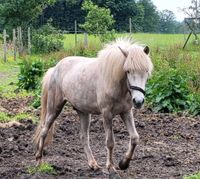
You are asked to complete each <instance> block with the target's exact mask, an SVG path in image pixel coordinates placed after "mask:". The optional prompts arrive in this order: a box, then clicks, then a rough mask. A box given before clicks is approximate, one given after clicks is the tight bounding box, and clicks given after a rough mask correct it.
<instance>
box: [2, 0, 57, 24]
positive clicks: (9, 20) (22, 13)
mask: <svg viewBox="0 0 200 179" xmlns="http://www.w3.org/2000/svg"><path fill="white" fill-rule="evenodd" d="M54 2H55V0H34V1H33V0H1V2H0V17H1V19H0V22H1V23H2V26H3V27H4V28H5V27H7V28H16V27H17V26H22V27H25V26H27V25H29V24H30V23H32V22H33V21H34V20H35V19H36V18H37V17H38V16H39V15H40V14H41V13H42V11H43V9H44V8H45V7H47V6H48V5H51V4H53V3H54Z"/></svg>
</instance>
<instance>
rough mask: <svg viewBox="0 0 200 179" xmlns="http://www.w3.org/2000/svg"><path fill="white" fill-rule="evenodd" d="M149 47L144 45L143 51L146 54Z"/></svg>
mask: <svg viewBox="0 0 200 179" xmlns="http://www.w3.org/2000/svg"><path fill="white" fill-rule="evenodd" d="M149 52H150V49H149V47H148V46H146V47H144V53H146V54H147V55H148V54H149Z"/></svg>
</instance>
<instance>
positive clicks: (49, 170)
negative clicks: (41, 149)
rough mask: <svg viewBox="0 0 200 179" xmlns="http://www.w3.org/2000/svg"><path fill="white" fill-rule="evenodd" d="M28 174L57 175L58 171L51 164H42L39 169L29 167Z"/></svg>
mask: <svg viewBox="0 0 200 179" xmlns="http://www.w3.org/2000/svg"><path fill="white" fill-rule="evenodd" d="M27 172H28V173H29V174H34V173H46V174H54V175H56V174H57V173H56V170H55V169H54V168H53V166H52V165H51V164H49V163H42V164H41V165H39V166H37V167H29V168H27Z"/></svg>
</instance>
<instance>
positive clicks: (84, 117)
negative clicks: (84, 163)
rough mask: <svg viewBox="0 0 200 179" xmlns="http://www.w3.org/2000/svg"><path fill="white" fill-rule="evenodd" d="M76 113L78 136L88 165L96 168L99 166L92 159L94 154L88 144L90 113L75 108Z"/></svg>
mask: <svg viewBox="0 0 200 179" xmlns="http://www.w3.org/2000/svg"><path fill="white" fill-rule="evenodd" d="M77 113H78V115H79V118H80V123H81V131H80V138H81V142H82V144H83V148H84V152H85V154H86V157H87V160H88V165H89V167H90V168H91V169H93V170H96V169H98V168H101V167H100V166H99V165H98V164H97V162H96V160H95V159H94V156H93V154H92V151H91V148H90V144H89V127H90V118H91V115H89V114H85V113H82V112H80V111H78V110H77Z"/></svg>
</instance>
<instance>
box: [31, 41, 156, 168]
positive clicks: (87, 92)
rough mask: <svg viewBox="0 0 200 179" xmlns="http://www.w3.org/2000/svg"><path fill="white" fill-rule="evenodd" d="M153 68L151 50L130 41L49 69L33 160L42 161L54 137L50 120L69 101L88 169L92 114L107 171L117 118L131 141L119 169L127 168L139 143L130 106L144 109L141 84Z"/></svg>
mask: <svg viewBox="0 0 200 179" xmlns="http://www.w3.org/2000/svg"><path fill="white" fill-rule="evenodd" d="M152 69H153V64H152V62H151V59H150V57H149V47H147V46H146V47H142V46H139V45H137V44H134V43H133V42H131V40H129V39H118V40H116V41H115V42H112V43H110V44H108V45H106V46H105V48H104V49H102V50H101V51H100V52H99V53H98V56H97V58H86V57H79V56H73V57H67V58H64V59H62V60H61V61H60V62H59V63H58V64H57V65H56V66H55V67H53V68H51V69H49V70H48V71H47V73H46V75H45V76H44V79H43V89H42V98H41V103H42V112H41V120H40V123H39V125H38V128H37V131H36V133H35V136H34V141H35V143H36V146H37V152H36V160H37V161H38V162H39V163H40V162H41V159H42V153H43V148H44V146H45V145H46V144H48V142H49V141H50V140H51V138H52V134H53V124H54V121H55V119H56V118H57V116H58V115H59V114H60V112H61V110H62V108H63V106H64V104H65V102H66V101H68V102H70V103H71V105H72V106H73V107H74V109H75V110H76V111H77V113H78V115H79V118H80V123H81V142H82V143H83V147H84V151H85V154H86V157H87V160H88V165H89V167H90V168H92V169H98V168H99V165H98V164H97V161H96V160H95V159H94V156H93V154H92V151H91V149H90V145H89V126H90V117H91V114H102V115H103V124H104V129H105V134H106V146H107V162H106V167H107V169H108V170H109V171H111V170H114V171H115V169H116V168H115V167H114V162H113V148H114V136H113V128H112V120H113V118H114V116H115V115H117V114H119V115H120V116H121V118H122V120H123V121H124V123H125V125H126V127H127V130H128V132H129V135H130V143H129V146H128V150H127V152H126V154H125V156H124V157H123V159H122V160H121V161H120V163H119V168H120V169H122V170H125V169H127V168H128V167H129V163H130V160H131V158H132V155H133V153H134V150H135V147H136V145H137V144H138V141H139V135H138V133H137V131H136V128H135V124H134V119H133V114H132V106H133V105H134V107H135V108H141V106H142V105H143V103H144V96H145V84H146V81H147V78H148V77H149V76H150V74H151V72H152Z"/></svg>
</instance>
